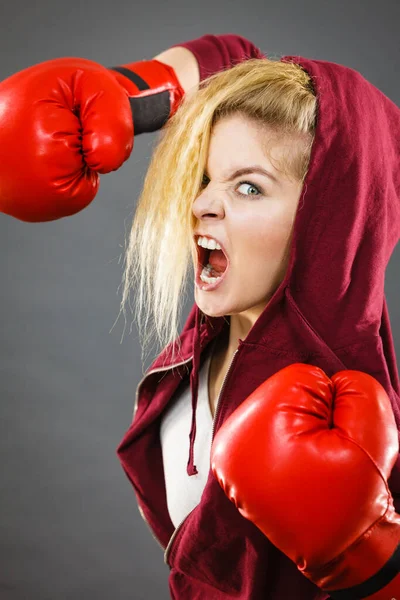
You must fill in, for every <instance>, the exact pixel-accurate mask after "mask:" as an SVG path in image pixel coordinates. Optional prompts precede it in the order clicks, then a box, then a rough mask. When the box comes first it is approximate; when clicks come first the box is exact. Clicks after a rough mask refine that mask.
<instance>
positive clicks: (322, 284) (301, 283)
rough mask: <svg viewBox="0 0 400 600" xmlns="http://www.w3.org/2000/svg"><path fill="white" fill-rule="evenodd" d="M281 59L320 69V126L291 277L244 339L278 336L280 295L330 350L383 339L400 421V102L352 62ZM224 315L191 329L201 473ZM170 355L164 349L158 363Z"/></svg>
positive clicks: (193, 320) (193, 321)
mask: <svg viewBox="0 0 400 600" xmlns="http://www.w3.org/2000/svg"><path fill="white" fill-rule="evenodd" d="M281 61H283V62H294V63H297V64H298V65H300V66H301V67H302V68H303V69H304V70H305V71H306V72H307V73H308V74H309V75H310V76H311V78H312V81H313V85H314V89H315V92H316V96H317V107H318V109H317V110H318V115H317V126H316V132H315V140H314V144H313V147H312V152H311V160H310V164H309V170H308V174H307V178H306V180H305V182H304V186H303V191H302V194H301V197H300V201H299V205H298V210H297V214H296V218H295V222H294V230H293V237H292V244H291V250H290V259H289V265H288V269H287V271H286V275H285V279H284V280H283V281H282V283H281V285H280V286H279V288H278V289H277V290H276V292H275V294H274V296H273V297H272V299H271V300H270V302H269V303H268V305H267V306H266V308H265V309H264V311H263V313H262V314H261V315H260V317H259V318H258V320H257V321H256V323H255V324H254V325H253V327H252V329H251V330H250V332H249V333H248V336H247V337H246V340H245V342H246V343H249V344H250V343H254V344H258V343H260V340H264V343H268V341H265V340H266V338H268V336H269V339H270V340H271V339H273V336H274V331H273V327H272V328H271V314H272V313H273V311H274V307H275V308H276V306H278V305H279V303H281V302H287V303H289V305H290V310H292V311H294V312H295V313H296V319H301V320H302V321H303V322H304V325H305V327H304V330H306V329H307V335H310V332H311V334H313V335H315V336H316V337H317V338H318V339H320V340H323V342H324V344H325V345H326V346H327V347H329V348H339V347H341V346H342V347H345V346H347V345H350V344H353V343H354V344H355V343H357V342H360V341H362V340H365V339H371V338H380V343H381V344H382V347H383V350H384V355H385V360H386V367H387V371H388V374H389V378H390V383H391V386H392V390H391V392H390V394H391V402H392V406H393V411H394V415H395V419H396V422H397V424H398V426H399V425H400V407H399V404H400V401H399V394H400V391H399V376H398V371H397V366H396V359H395V353H394V348H393V338H392V334H391V329H390V322H389V315H388V311H387V304H386V300H385V296H384V281H385V269H386V266H387V264H388V262H389V259H390V256H391V254H392V252H393V249H394V247H395V246H396V244H397V242H398V240H399V237H400V169H399V162H400V161H399V158H400V109H399V108H398V107H397V106H396V105H395V104H394V103H393V102H392V101H391V100H390V99H389V98H388V97H386V96H385V95H384V94H383V93H382V92H381V91H380V90H379V89H377V88H376V87H375V86H374V85H372V84H371V83H369V82H368V81H367V80H366V79H365V78H364V77H363V76H362V75H361V74H360V73H358V72H357V71H355V70H353V69H351V68H348V67H345V66H342V65H339V64H335V63H331V62H327V61H323V60H311V59H307V58H303V57H301V56H284V57H283V58H282V59H281ZM203 321H204V322H203ZM223 323H224V319H223V317H220V318H209V317H205V315H203V314H202V313H201V311H200V310H199V308H198V307H197V306H196V305H194V307H193V309H192V312H191V314H190V316H189V319H188V321H187V323H186V326H185V329H184V330H183V333H182V336H183V338H184V339H186V340H187V334H188V333H189V330H192V328H193V329H194V331H191V334H192V337H191V339H192V340H193V346H192V348H191V350H192V353H193V368H192V372H191V376H190V386H191V392H192V409H193V413H192V426H191V431H190V447H189V448H190V449H189V456H188V465H187V472H188V475H194V474H196V473H197V469H196V466H195V459H194V456H193V448H194V440H195V436H196V407H197V394H198V376H199V366H200V354H201V349H202V343H203V340H205V338H206V337H208V336H209V335H211V329H213V334H212V335H213V336H215V334H216V331H220V330H221V329H222V327H223ZM242 343H243V341H242V340H240V344H242ZM298 343H299V344H302V340H301V339H298ZM377 347H378V345H377ZM164 358H165V356H164ZM162 360H163V355H161V356H160V357H159V360H157V362H160V361H162ZM377 360H378V357H377ZM339 362H340V361H339ZM370 362H372V364H374V362H373V360H372V361H370ZM334 364H335V363H334V362H332V365H334ZM375 364H377V363H375ZM163 365H164V366H165V360H164V362H163ZM336 365H337V368H336V370H338V369H340V364H338V361H337V363H336ZM360 370H362V369H360ZM370 374H371V375H372V376H373V375H374V373H370ZM389 387H390V386H389ZM393 391H394V393H393ZM388 393H389V392H388Z"/></svg>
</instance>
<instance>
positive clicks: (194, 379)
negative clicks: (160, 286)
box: [186, 306, 201, 476]
mask: <svg viewBox="0 0 400 600" xmlns="http://www.w3.org/2000/svg"><path fill="white" fill-rule="evenodd" d="M200 312H201V311H200V309H199V307H198V306H196V320H195V331H194V335H193V368H192V372H191V374H190V387H191V390H192V426H191V429H190V434H189V440H190V446H189V460H188V463H187V467H186V472H187V474H188V475H189V476H190V475H197V473H198V471H197V467H196V465H195V464H194V441H195V439H196V410H197V396H198V388H199V365H200Z"/></svg>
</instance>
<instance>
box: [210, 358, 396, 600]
mask: <svg viewBox="0 0 400 600" xmlns="http://www.w3.org/2000/svg"><path fill="white" fill-rule="evenodd" d="M398 452H399V440H398V432H397V427H396V423H395V420H394V415H393V411H392V407H391V404H390V400H389V398H388V396H387V394H386V392H385V390H384V388H383V387H382V386H381V384H380V383H379V382H378V381H377V380H376V379H374V378H373V377H371V376H370V375H368V374H366V373H362V372H360V371H350V370H348V371H341V372H339V373H336V374H335V375H334V376H333V377H332V378H331V379H329V377H327V375H326V374H325V373H324V371H322V369H320V368H318V367H316V366H312V365H306V364H301V363H296V364H292V365H290V366H288V367H286V368H284V369H282V370H280V371H279V372H278V373H276V374H275V375H273V376H272V377H270V378H269V379H267V380H266V381H265V382H264V383H262V384H261V385H260V386H259V387H258V388H257V389H256V390H255V391H254V392H253V393H252V394H251V395H250V396H249V397H248V398H246V400H245V401H244V402H243V403H242V404H241V405H240V406H239V407H238V408H237V409H236V410H235V411H234V413H233V414H232V415H230V416H229V418H228V419H227V420H226V421H225V423H224V424H223V425H222V427H221V428H220V429H219V431H218V432H217V434H216V436H215V438H214V442H213V445H212V450H211V468H212V471H213V473H214V475H215V477H216V478H217V480H218V482H219V483H220V485H221V487H222V489H223V490H224V492H225V494H226V495H227V496H228V498H229V499H230V500H231V501H232V502H234V504H235V505H236V507H237V508H238V510H239V511H240V513H241V514H242V515H243V516H244V517H245V518H246V519H249V520H250V521H252V522H253V523H254V524H255V525H256V526H257V527H258V528H259V529H260V530H261V531H262V532H263V533H264V534H265V535H266V536H267V537H268V538H269V540H270V541H271V542H272V543H273V544H274V545H275V546H276V547H277V548H279V549H280V550H281V551H282V552H283V553H284V554H286V555H287V556H288V557H289V558H290V559H291V560H292V561H293V562H295V563H296V565H297V567H298V569H299V570H300V571H301V572H302V573H303V574H304V575H305V576H306V577H308V578H309V579H310V580H311V581H312V582H314V583H315V584H316V585H317V586H319V587H320V588H321V589H323V590H324V591H326V592H327V593H328V594H330V596H331V597H332V598H334V599H338V600H352V599H356V598H369V599H370V600H393V599H395V598H398V599H400V574H399V573H400V544H399V542H400V515H398V514H396V512H395V509H394V506H393V498H392V496H391V493H390V490H389V488H388V485H387V480H388V478H389V476H390V473H391V470H392V468H393V466H394V463H395V461H396V459H397V455H398Z"/></svg>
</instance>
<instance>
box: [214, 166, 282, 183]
mask: <svg viewBox="0 0 400 600" xmlns="http://www.w3.org/2000/svg"><path fill="white" fill-rule="evenodd" d="M251 173H258V174H259V175H264V177H268V178H269V179H272V181H273V182H274V183H276V184H277V185H280V181H279V180H278V179H277V178H276V177H275V176H274V175H272V173H270V171H267V170H266V169H264V168H263V167H261V166H260V165H251V166H250V167H243V168H241V169H236V170H235V171H233V172H232V173H230V172H229V173H225V174H224V178H225V181H232V180H233V179H236V177H241V176H242V175H250V174H251ZM206 174H207V171H206ZM207 177H208V174H207Z"/></svg>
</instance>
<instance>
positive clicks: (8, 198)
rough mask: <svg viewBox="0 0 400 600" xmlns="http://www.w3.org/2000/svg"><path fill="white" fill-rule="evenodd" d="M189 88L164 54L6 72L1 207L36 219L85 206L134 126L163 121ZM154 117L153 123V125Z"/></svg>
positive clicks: (1, 88)
mask: <svg viewBox="0 0 400 600" xmlns="http://www.w3.org/2000/svg"><path fill="white" fill-rule="evenodd" d="M152 95H154V98H153V100H155V101H153V102H151V96H152ZM183 95H184V91H183V89H182V87H181V85H180V83H179V81H178V79H177V77H176V75H175V72H174V70H173V69H172V67H170V66H168V65H164V64H163V63H161V62H159V61H157V60H149V61H141V62H138V63H132V64H130V65H126V66H125V67H115V68H114V69H111V70H110V69H106V68H105V67H103V66H101V65H99V64H97V63H95V62H92V61H90V60H86V59H83V58H58V59H54V60H49V61H46V62H43V63H40V64H38V65H35V66H33V67H29V68H27V69H24V70H23V71H20V72H19V73H16V74H15V75H12V76H11V77H9V78H8V79H5V80H4V81H2V82H1V83H0V211H1V212H3V213H6V214H8V215H11V216H13V217H15V218H17V219H20V220H21V221H28V222H33V221H51V220H55V219H60V218H62V217H66V216H68V215H73V214H75V213H77V212H78V211H80V210H82V209H83V208H85V207H86V206H87V205H88V204H90V202H91V201H92V200H93V198H94V197H95V195H96V193H97V190H98V187H99V173H108V172H110V171H115V170H116V169H118V168H119V167H120V166H121V165H122V164H123V162H124V161H126V160H127V158H128V157H129V156H130V153H131V152H132V148H133V135H134V128H135V133H136V134H137V133H140V132H141V131H153V130H154V129H156V128H159V127H161V126H162V125H163V123H164V122H165V121H166V120H167V118H168V117H169V116H171V115H172V114H173V113H174V112H175V111H176V109H177V107H178V105H179V102H180V100H181V99H182V97H183ZM149 111H150V112H149ZM151 111H153V112H151ZM132 113H133V119H132ZM136 120H137V121H138V125H139V126H138V128H136V127H135V121H136ZM146 120H147V121H146ZM147 122H150V123H151V124H153V127H151V126H150V127H149V128H148V129H146V123H147ZM136 129H138V130H136Z"/></svg>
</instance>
